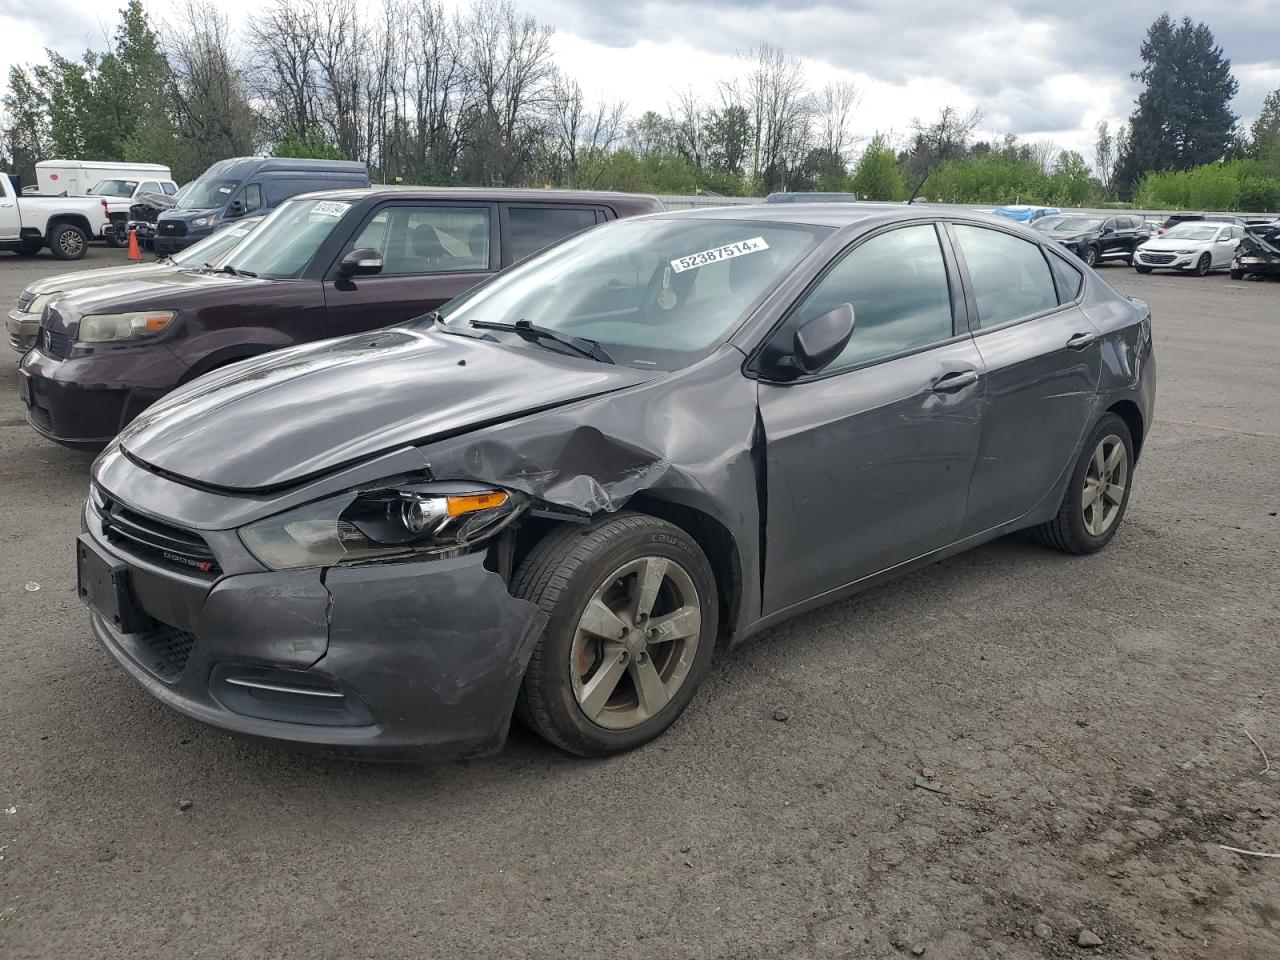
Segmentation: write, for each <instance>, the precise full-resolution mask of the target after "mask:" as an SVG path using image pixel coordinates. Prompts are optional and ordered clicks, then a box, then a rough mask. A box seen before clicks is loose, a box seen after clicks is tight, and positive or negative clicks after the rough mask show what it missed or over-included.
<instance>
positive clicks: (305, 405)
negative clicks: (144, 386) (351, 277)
mask: <svg viewBox="0 0 1280 960" xmlns="http://www.w3.org/2000/svg"><path fill="white" fill-rule="evenodd" d="M660 375H661V374H658V373H655V372H652V371H645V370H636V369H632V368H630V367H621V366H611V365H609V364H604V363H597V362H596V361H594V360H588V359H585V358H583V359H579V358H577V357H570V356H563V355H561V354H558V353H555V352H553V351H551V350H544V349H539V348H533V347H529V348H524V347H519V346H508V345H505V344H502V343H498V342H494V341H487V340H479V339H476V338H473V337H464V336H458V335H450V334H442V333H438V332H435V331H425V330H424V331H419V330H412V329H405V328H396V329H389V330H380V331H376V332H374V333H369V334H362V335H359V336H352V337H344V338H342V339H339V340H328V341H323V342H321V343H317V344H309V345H307V346H303V347H297V348H294V349H290V350H285V351H282V352H279V353H275V354H271V355H268V356H264V357H262V358H258V359H254V360H248V361H245V362H242V363H238V364H235V365H233V366H231V367H228V368H226V369H225V370H220V371H215V372H213V373H210V374H207V375H206V376H204V377H200V378H198V379H197V380H194V381H192V382H191V383H190V384H188V385H187V386H185V387H183V388H181V389H179V390H177V391H175V392H174V393H172V394H170V395H169V396H168V397H166V398H165V399H164V400H162V401H161V402H160V403H158V404H156V405H155V406H153V407H151V408H149V409H148V410H146V411H145V412H144V413H143V414H142V415H141V416H140V417H138V419H137V420H135V421H134V422H133V423H132V424H131V425H130V426H129V427H127V428H126V429H125V431H124V432H123V433H122V434H121V435H120V438H119V440H120V444H121V446H122V448H123V449H124V451H125V453H126V454H128V455H129V456H130V457H132V458H133V459H135V460H139V461H142V462H143V463H145V464H147V465H148V466H150V467H153V468H158V469H160V470H162V471H164V472H166V473H168V474H171V475H173V476H174V477H176V478H179V479H184V480H187V481H191V482H194V483H197V484H200V485H204V486H210V487H217V488H223V489H230V490H241V491H247V490H270V489H276V488H282V487H287V486H292V485H294V484H296V483H298V482H299V481H301V480H303V479H306V478H309V477H314V476H318V475H321V474H324V473H328V472H330V471H332V470H335V469H337V468H339V467H341V466H344V465H347V464H351V463H355V462H358V461H360V460H364V459H367V458H369V457H372V456H374V455H376V454H379V453H382V452H385V451H388V450H393V449H396V448H399V447H402V446H404V445H406V444H411V443H418V442H423V441H429V440H435V439H441V438H444V437H448V436H454V435H457V434H459V433H463V432H466V431H468V430H471V429H475V428H477V427H480V426H484V425H488V424H493V423H499V422H502V421H504V420H510V419H513V418H515V417H519V416H522V415H525V414H529V413H534V412H537V411H540V410H546V409H549V408H552V407H556V406H560V405H562V404H566V403H570V402H572V401H575V400H580V399H583V398H586V397H591V396H596V395H599V394H602V393H607V392H610V391H613V390H619V389H622V388H624V387H629V386H633V385H636V384H640V383H644V382H646V381H648V380H652V379H654V378H655V377H657V376H660Z"/></svg>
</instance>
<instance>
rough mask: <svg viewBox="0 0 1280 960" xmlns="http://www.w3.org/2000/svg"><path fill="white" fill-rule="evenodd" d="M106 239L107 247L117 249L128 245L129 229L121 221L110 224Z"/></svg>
mask: <svg viewBox="0 0 1280 960" xmlns="http://www.w3.org/2000/svg"><path fill="white" fill-rule="evenodd" d="M106 241H107V246H108V247H114V248H115V249H119V248H120V247H127V246H128V245H129V231H128V230H127V229H126V228H125V225H124V224H123V223H119V224H112V227H111V229H110V230H108V231H107V233H106Z"/></svg>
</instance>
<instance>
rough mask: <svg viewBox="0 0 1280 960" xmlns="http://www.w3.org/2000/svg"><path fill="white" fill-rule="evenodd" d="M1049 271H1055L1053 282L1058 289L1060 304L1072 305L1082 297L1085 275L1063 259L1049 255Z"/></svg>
mask: <svg viewBox="0 0 1280 960" xmlns="http://www.w3.org/2000/svg"><path fill="white" fill-rule="evenodd" d="M1047 256H1048V259H1049V269H1050V270H1052V271H1053V282H1054V283H1055V284H1057V287H1058V302H1059V303H1070V302H1071V301H1072V300H1074V299H1075V298H1076V297H1078V296H1080V286H1081V285H1082V284H1083V283H1084V274H1083V273H1081V272H1080V271H1079V270H1077V269H1076V268H1075V267H1073V266H1072V265H1071V264H1069V263H1067V261H1066V260H1064V259H1062V257H1056V256H1054V255H1053V254H1048V255H1047Z"/></svg>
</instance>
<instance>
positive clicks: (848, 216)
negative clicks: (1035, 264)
mask: <svg viewBox="0 0 1280 960" xmlns="http://www.w3.org/2000/svg"><path fill="white" fill-rule="evenodd" d="M658 216H661V217H667V218H679V219H688V220H712V219H714V220H758V221H761V222H771V223H803V224H808V225H812V226H825V227H848V226H852V225H853V224H856V223H864V222H866V223H870V222H875V221H890V220H913V219H932V218H935V217H947V218H950V219H964V220H970V219H972V220H981V221H986V222H988V223H997V224H1000V225H1001V226H1003V227H1008V226H1018V224H1017V223H1016V222H1015V221H1012V220H1009V219H1008V218H1007V217H996V216H993V215H991V214H989V213H979V212H977V211H975V210H956V209H954V208H951V207H938V206H934V205H932V204H927V203H910V204H907V203H875V202H863V201H859V202H857V203H769V204H764V203H760V204H752V205H750V206H735V207H697V208H694V209H692V210H669V211H667V212H666V213H663V214H658Z"/></svg>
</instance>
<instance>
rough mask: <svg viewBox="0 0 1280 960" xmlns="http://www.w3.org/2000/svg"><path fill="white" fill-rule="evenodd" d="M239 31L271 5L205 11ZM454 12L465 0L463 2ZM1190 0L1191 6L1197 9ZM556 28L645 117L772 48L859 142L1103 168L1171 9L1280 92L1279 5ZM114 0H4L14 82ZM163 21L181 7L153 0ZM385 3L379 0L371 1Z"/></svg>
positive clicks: (5, 41)
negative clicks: (958, 126) (979, 138)
mask: <svg viewBox="0 0 1280 960" xmlns="http://www.w3.org/2000/svg"><path fill="white" fill-rule="evenodd" d="M203 2H206V3H212V4H214V5H216V6H218V7H220V8H222V9H223V10H224V11H225V12H226V13H227V14H228V16H230V18H231V20H232V23H233V24H234V23H236V22H237V21H242V20H243V18H245V17H248V16H251V15H252V11H253V10H254V9H255V8H260V7H261V5H262V3H261V0H203ZM449 2H450V3H451V4H452V5H457V4H458V3H461V2H464V0H449ZM1185 2H1187V0H1184V3H1185ZM516 3H517V6H519V7H520V8H521V9H523V10H526V11H528V12H529V13H532V14H534V15H535V16H537V17H538V18H539V19H541V20H543V21H544V22H546V23H549V24H551V25H552V26H553V27H555V30H556V39H555V47H556V54H557V62H558V63H559V64H560V65H561V66H562V67H563V68H565V69H566V70H567V71H568V72H570V73H571V74H573V75H575V76H577V77H578V79H579V81H580V82H581V84H582V86H583V88H584V90H586V91H587V92H588V93H589V94H592V95H595V96H598V97H600V98H603V99H607V100H611V101H612V100H616V99H620V100H624V101H625V102H626V103H627V104H628V107H629V109H630V111H631V112H633V113H639V112H641V111H643V110H645V109H658V110H662V109H663V108H664V106H665V104H666V103H667V101H668V100H669V99H670V98H671V93H672V91H673V90H678V89H684V88H686V87H690V86H692V87H695V88H698V89H705V90H706V91H707V92H708V94H709V95H710V94H711V93H713V92H714V89H715V84H716V81H717V80H719V79H722V78H726V77H729V76H732V74H733V73H734V71H735V68H736V67H735V61H734V57H733V55H734V53H735V51H739V50H744V49H746V48H748V47H750V46H752V45H753V44H755V43H758V42H759V41H761V40H769V41H771V42H773V43H776V44H778V45H780V46H781V47H783V49H785V50H786V51H787V52H789V53H792V54H795V55H797V56H800V57H801V58H803V60H804V63H805V66H806V69H807V72H808V75H809V77H810V80H811V83H812V84H813V86H815V87H820V86H821V85H822V84H823V83H825V82H827V81H828V80H832V79H848V80H852V81H854V82H855V83H856V84H857V85H858V87H859V88H860V90H861V91H862V100H861V104H860V106H859V109H858V114H857V118H856V128H857V132H858V134H859V135H861V136H864V137H865V136H869V135H871V134H872V133H874V132H876V131H877V130H879V131H886V132H896V133H898V134H902V133H904V132H905V131H906V130H907V129H908V127H909V125H910V120H911V118H912V117H913V116H925V117H927V116H929V115H931V114H933V113H935V112H936V111H937V110H938V108H940V107H941V106H943V105H944V104H955V105H957V106H961V107H964V108H969V107H979V108H981V109H982V111H983V113H984V114H985V117H986V119H985V121H984V123H983V132H984V133H987V134H1004V133H1014V134H1017V135H1018V136H1020V137H1023V138H1026V139H1032V140H1039V139H1052V140H1055V141H1057V142H1058V144H1059V145H1060V146H1062V147H1064V148H1071V149H1077V150H1080V151H1081V153H1083V154H1084V155H1085V156H1086V158H1087V159H1089V160H1092V142H1093V129H1094V127H1095V125H1096V124H1097V122H1098V121H1099V120H1104V119H1105V120H1111V121H1112V122H1113V123H1114V122H1119V121H1122V120H1124V118H1126V117H1127V116H1128V114H1129V111H1130V110H1131V109H1132V103H1133V98H1134V96H1135V94H1136V86H1135V85H1134V83H1133V82H1132V81H1131V80H1130V79H1129V73H1130V71H1132V70H1133V69H1135V67H1136V66H1137V55H1138V46H1139V44H1140V42H1141V39H1142V36H1143V33H1144V32H1145V30H1146V28H1147V26H1148V25H1149V24H1150V22H1151V21H1152V20H1153V19H1155V17H1156V16H1158V15H1159V14H1160V13H1161V12H1163V11H1165V10H1168V12H1170V13H1171V14H1173V15H1174V16H1180V15H1181V14H1182V13H1184V12H1188V13H1191V14H1193V15H1194V16H1195V17H1196V18H1198V19H1203V20H1204V21H1206V22H1207V23H1208V24H1209V26H1210V28H1211V29H1212V30H1213V31H1214V33H1215V35H1216V36H1217V39H1218V42H1219V44H1221V46H1222V48H1223V50H1224V51H1225V52H1226V54H1227V56H1228V57H1230V58H1231V61H1232V63H1233V66H1234V70H1235V75H1236V78H1237V79H1238V80H1239V82H1240V93H1239V96H1238V97H1237V98H1236V103H1235V110H1236V112H1237V113H1239V114H1240V115H1241V116H1242V117H1243V118H1245V120H1246V121H1248V120H1251V119H1252V118H1253V117H1254V116H1256V114H1257V112H1258V110H1259V108H1260V106H1261V103H1262V98H1263V97H1264V96H1265V95H1266V93H1267V92H1268V91H1270V90H1273V89H1275V88H1277V87H1280V17H1277V15H1276V6H1275V2H1274V0H1197V2H1196V3H1195V4H1194V5H1189V4H1188V5H1187V6H1185V7H1182V8H1179V7H1169V6H1166V5H1164V4H1161V3H1149V2H1144V0H1132V2H1129V3H1114V2H1108V3H1103V2H1098V0H1085V2H1083V3H1063V2H1062V0H1020V2H1017V3H1008V4H1002V3H1000V2H998V0H997V2H978V0H914V2H911V3H904V2H891V0H876V2H853V0H833V2H826V3H822V2H813V0H700V2H698V3H689V2H687V0H682V2H676V0H614V2H611V0H516ZM119 5H121V4H120V3H117V2H112V0H0V70H3V73H0V80H3V78H4V77H6V76H7V74H8V68H9V65H10V64H12V63H15V62H17V63H22V62H27V61H30V60H32V59H36V58H39V57H40V56H41V55H42V49H43V48H44V47H51V48H53V49H56V50H58V51H60V52H62V53H65V54H73V55H74V54H77V53H78V52H80V51H82V50H83V49H84V48H85V47H86V45H93V46H99V47H100V46H103V45H104V42H105V41H104V37H105V35H106V34H108V33H110V31H111V29H112V26H113V24H114V22H115V19H116V17H115V8H116V7H117V6H119ZM145 5H146V7H147V9H148V12H149V13H150V14H151V15H152V17H153V18H155V19H159V20H163V18H164V17H165V16H166V14H167V11H169V10H171V9H172V5H171V4H170V3H165V2H162V0H145ZM371 5H372V4H371Z"/></svg>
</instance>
